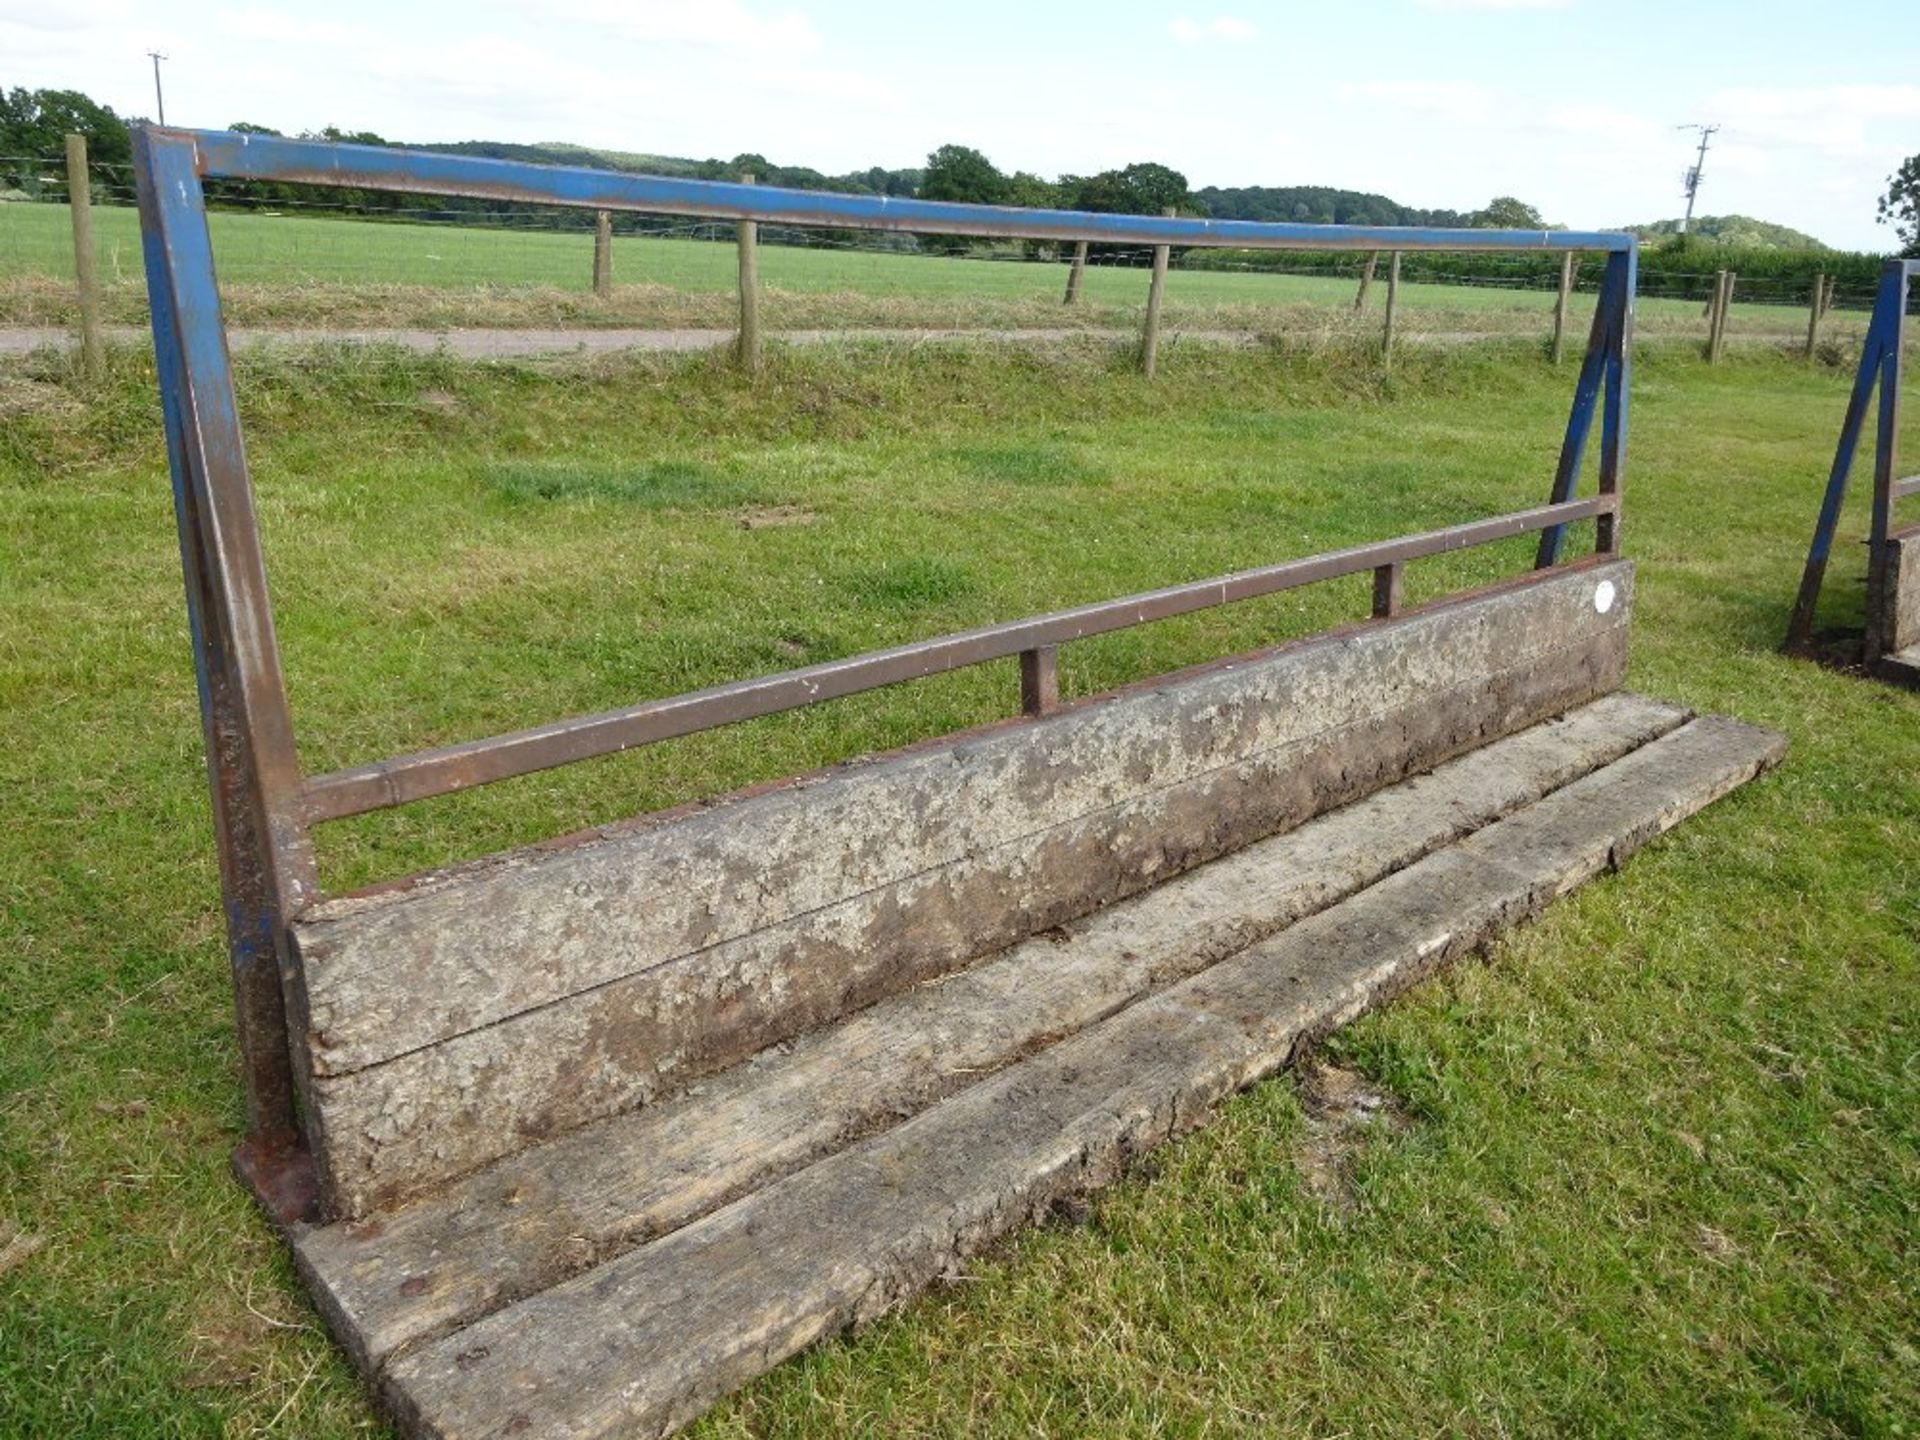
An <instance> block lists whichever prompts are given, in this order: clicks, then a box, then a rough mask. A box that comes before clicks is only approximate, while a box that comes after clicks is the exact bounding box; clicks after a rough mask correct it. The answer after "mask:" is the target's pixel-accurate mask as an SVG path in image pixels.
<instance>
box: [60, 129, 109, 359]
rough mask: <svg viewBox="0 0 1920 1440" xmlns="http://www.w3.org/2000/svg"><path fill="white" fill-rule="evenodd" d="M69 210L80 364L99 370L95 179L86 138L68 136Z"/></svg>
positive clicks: (98, 294) (98, 296)
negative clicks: (88, 160) (88, 157)
mask: <svg viewBox="0 0 1920 1440" xmlns="http://www.w3.org/2000/svg"><path fill="white" fill-rule="evenodd" d="M67 209H68V211H69V212H70V213H71V214H72V216H73V278H74V282H75V284H76V286H77V288H78V289H79V292H80V367H81V369H82V370H83V371H84V372H85V373H86V374H88V375H98V374H99V373H100V365H101V352H100V276H99V274H98V273H97V272H96V271H95V269H94V265H93V182H92V179H91V177H90V176H89V174H88V172H87V137H86V136H84V135H69V136H67Z"/></svg>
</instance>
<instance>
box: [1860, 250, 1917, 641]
mask: <svg viewBox="0 0 1920 1440" xmlns="http://www.w3.org/2000/svg"><path fill="white" fill-rule="evenodd" d="M1887 269H1888V279H1889V280H1890V281H1891V282H1892V287H1893V296H1892V306H1891V308H1892V313H1891V314H1890V315H1889V316H1888V319H1887V329H1886V335H1885V350H1884V353H1883V354H1882V355H1881V357H1880V415H1879V422H1880V423H1879V426H1878V427H1877V433H1876V435H1875V436H1874V447H1873V528H1872V531H1871V532H1870V534H1869V535H1868V538H1867V635H1866V653H1865V659H1866V663H1867V664H1869V665H1872V664H1875V663H1877V662H1878V661H1879V660H1880V658H1881V657H1882V656H1884V655H1885V654H1886V653H1887V652H1888V651H1889V650H1891V649H1892V648H1893V644H1892V640H1893V633H1894V624H1893V607H1894V605H1895V603H1896V597H1895V595H1894V594H1893V586H1892V580H1893V564H1892V562H1893V546H1892V545H1891V543H1890V538H1891V536H1892V534H1893V486H1894V481H1895V479H1896V478H1897V476H1898V473H1899V458H1900V352H1901V348H1902V345H1903V343H1904V341H1905V339H1906V328H1907V289H1908V284H1909V282H1908V278H1907V267H1906V266H1905V265H1904V264H1902V263H1901V262H1899V261H1897V260H1896V261H1894V262H1892V264H1890V265H1889V266H1888V267H1887Z"/></svg>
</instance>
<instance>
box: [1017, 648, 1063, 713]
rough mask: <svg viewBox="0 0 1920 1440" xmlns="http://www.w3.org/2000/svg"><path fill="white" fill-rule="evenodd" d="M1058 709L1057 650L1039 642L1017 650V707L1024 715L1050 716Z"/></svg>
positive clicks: (1058, 678)
mask: <svg viewBox="0 0 1920 1440" xmlns="http://www.w3.org/2000/svg"><path fill="white" fill-rule="evenodd" d="M1059 708H1060V651H1059V647H1057V646H1054V645H1040V646H1036V647H1035V648H1034V649H1032V650H1022V651H1021V652H1020V709H1021V711H1022V713H1024V714H1027V715H1034V716H1039V715H1051V714H1052V713H1053V712H1054V711H1055V710H1058V709H1059Z"/></svg>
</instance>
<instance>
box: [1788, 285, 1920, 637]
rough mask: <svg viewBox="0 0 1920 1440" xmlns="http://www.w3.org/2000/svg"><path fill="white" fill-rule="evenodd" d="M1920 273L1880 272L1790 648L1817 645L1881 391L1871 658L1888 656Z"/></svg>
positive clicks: (1791, 623)
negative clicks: (1910, 329) (1908, 353)
mask: <svg viewBox="0 0 1920 1440" xmlns="http://www.w3.org/2000/svg"><path fill="white" fill-rule="evenodd" d="M1915 276H1920V260H1889V261H1888V262H1887V263H1886V265H1885V267H1884V268H1883V269H1882V270H1881V272H1880V289H1879V292H1878V293H1877V294H1876V296H1875V297H1874V302H1873V318H1872V319H1871V320H1869V321H1868V323H1867V335H1866V339H1865V341H1864V342H1863V343H1862V345H1861V347H1860V368H1859V370H1858V372H1857V373H1856V374H1855V376H1854V381H1853V393H1852V394H1851V395H1850V396H1849V397H1848V399H1847V411H1846V415H1845V418H1843V419H1842V420H1841V422H1840V443H1839V445H1838V446H1837V447H1835V450H1834V455H1833V468H1832V469H1831V470H1830V471H1829V472H1828V475H1827V488H1826V491H1825V493H1824V494H1823V495H1822V496H1821V500H1820V514H1819V517H1818V518H1817V519H1816V520H1815V521H1814V526H1813V543H1812V544H1811V545H1810V546H1809V547H1808V549H1807V564H1806V569H1805V570H1804V571H1803V572H1802V573H1801V577H1800V593H1799V595H1798V596H1797V597H1796V598H1795V601H1794V606H1793V615H1792V617H1791V618H1790V619H1789V620H1788V622H1787V649H1789V650H1792V651H1805V650H1807V649H1809V648H1810V647H1811V645H1812V643H1813V625H1814V616H1815V612H1816V611H1817V610H1818V608H1819V604H1820V590H1821V587H1822V585H1823V584H1824V583H1825V581H1826V574H1827V562H1828V560H1829V559H1830V558H1831V556H1832V554H1833V540H1834V536H1835V535H1836V534H1837V533H1838V531H1839V528H1840V511H1841V508H1842V506H1843V505H1844V504H1845V502H1846V498H1847V482H1848V479H1849V478H1850V477H1851V475H1852V473H1853V460H1854V456H1855V454H1856V453H1857V452H1858V450H1859V448H1860V432H1861V431H1862V430H1863V429H1864V428H1865V426H1866V420H1867V407H1868V405H1869V404H1871V403H1872V402H1873V401H1874V399H1875V397H1876V394H1877V396H1878V399H1879V416H1878V423H1877V425H1876V426H1875V435H1874V466H1873V518H1872V522H1871V528H1870V529H1869V531H1868V535H1867V545H1868V551H1867V614H1868V622H1867V652H1866V656H1865V659H1866V663H1867V664H1868V665H1872V664H1874V663H1875V662H1876V661H1878V660H1879V659H1880V658H1881V655H1880V653H1879V652H1880V649H1881V646H1880V644H1879V640H1880V636H1881V634H1882V633H1883V629H1884V627H1883V626H1881V625H1880V624H1879V623H1877V617H1878V616H1879V615H1880V614H1881V613H1882V611H1883V609H1884V607H1885V606H1887V605H1888V604H1890V603H1891V600H1890V597H1889V595H1888V594H1887V585H1888V566H1889V560H1890V554H1891V550H1890V547H1889V545H1888V543H1887V540H1888V537H1889V536H1890V535H1891V534H1892V533H1893V528H1894V515H1893V511H1894V504H1895V502H1896V501H1897V500H1898V499H1899V498H1900V496H1899V494H1898V493H1897V492H1898V490H1899V487H1900V485H1901V482H1900V481H1899V480H1898V479H1897V478H1896V477H1895V474H1894V471H1895V469H1896V464H1897V459H1898V446H1897V440H1898V433H1899V414H1900V372H1901V363H1900V361H1901V354H1902V351H1903V349H1904V345H1905V340H1906V326H1907V297H1908V295H1909V293H1910V292H1911V290H1912V286H1913V280H1914V277H1915Z"/></svg>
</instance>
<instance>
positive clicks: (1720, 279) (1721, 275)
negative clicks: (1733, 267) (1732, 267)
mask: <svg viewBox="0 0 1920 1440" xmlns="http://www.w3.org/2000/svg"><path fill="white" fill-rule="evenodd" d="M1726 283H1727V272H1726V271H1724V270H1716V271H1714V272H1713V293H1712V294H1711V295H1709V296H1707V308H1706V309H1704V310H1702V311H1701V312H1700V314H1701V316H1702V318H1704V319H1706V320H1709V321H1711V320H1712V319H1713V314H1714V311H1716V310H1718V309H1719V308H1720V287H1721V286H1722V285H1724V284H1726ZM1707 329H1708V332H1709V333H1711V332H1712V329H1713V327H1712V326H1711V325H1709V326H1708V327H1707Z"/></svg>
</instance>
